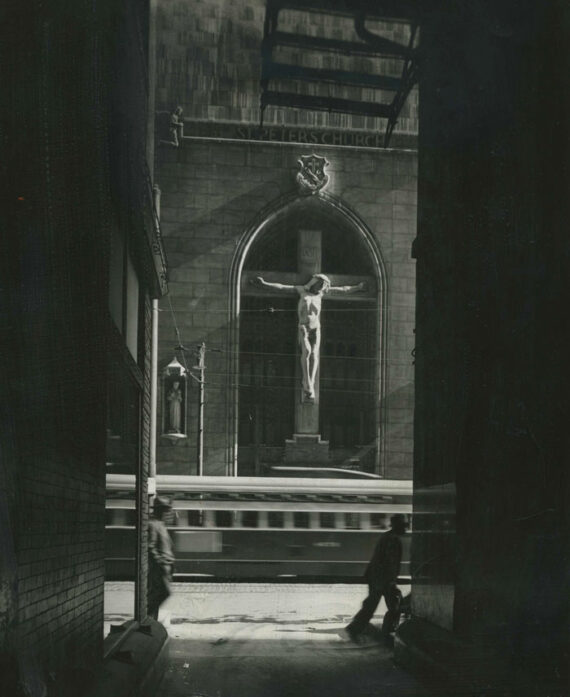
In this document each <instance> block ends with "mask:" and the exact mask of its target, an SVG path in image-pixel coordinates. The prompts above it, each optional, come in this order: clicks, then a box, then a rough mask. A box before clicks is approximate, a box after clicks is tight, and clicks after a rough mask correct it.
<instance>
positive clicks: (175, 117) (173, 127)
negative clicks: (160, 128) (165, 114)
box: [168, 106, 184, 147]
mask: <svg viewBox="0 0 570 697" xmlns="http://www.w3.org/2000/svg"><path fill="white" fill-rule="evenodd" d="M183 128H184V122H183V121H182V107H181V106H177V107H176V109H175V110H174V111H173V112H172V113H171V114H170V124H169V127H168V131H169V133H170V142H171V143H172V145H174V146H175V147H178V146H179V145H180V139H181V138H182V136H183V132H182V131H183Z"/></svg>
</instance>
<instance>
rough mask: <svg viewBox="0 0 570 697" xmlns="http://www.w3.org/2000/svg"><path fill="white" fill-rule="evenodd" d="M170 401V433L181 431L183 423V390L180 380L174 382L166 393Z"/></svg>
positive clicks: (167, 399)
mask: <svg viewBox="0 0 570 697" xmlns="http://www.w3.org/2000/svg"><path fill="white" fill-rule="evenodd" d="M166 401H167V402H168V433H180V428H181V424H182V390H181V389H180V383H179V382H178V381H176V382H173V383H172V387H171V388H170V390H169V391H168V394H167V395H166Z"/></svg>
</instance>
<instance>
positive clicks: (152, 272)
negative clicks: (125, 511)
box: [0, 0, 165, 695]
mask: <svg viewBox="0 0 570 697" xmlns="http://www.w3.org/2000/svg"><path fill="white" fill-rule="evenodd" d="M148 12H149V10H148V7H147V6H145V4H144V3H136V2H131V1H130V0H125V2H116V3H106V2H104V3H95V4H94V3H89V2H82V1H81V0H80V1H79V2H74V3H65V2H55V3H41V2H26V1H24V2H9V3H6V4H5V5H4V6H3V7H2V11H1V14H2V26H3V32H2V33H3V40H2V48H1V49H0V52H1V55H0V71H1V79H2V84H3V94H4V98H3V110H2V124H1V129H0V131H1V136H0V137H1V139H2V153H3V155H2V164H1V167H2V171H3V175H4V176H3V184H2V200H3V205H2V214H3V222H4V224H3V226H2V227H3V230H4V233H5V237H4V238H3V239H4V252H3V255H2V256H3V261H2V268H3V273H2V297H3V299H2V340H1V341H2V343H1V346H2V351H1V355H2V368H1V370H2V379H1V384H2V387H1V396H0V411H1V416H0V424H1V425H0V428H1V429H2V438H1V448H2V457H1V465H0V476H1V481H0V497H1V499H0V502H1V506H0V512H1V516H2V520H1V538H0V540H1V548H2V549H1V555H0V558H1V561H0V564H1V573H0V584H1V591H0V602H1V605H2V609H1V612H0V648H1V652H2V654H1V655H2V666H1V669H0V672H1V674H2V685H3V690H4V689H6V690H7V692H6V694H8V693H9V694H18V691H21V692H23V693H25V694H34V695H40V694H44V693H45V690H46V689H47V690H48V691H49V692H50V694H51V693H52V692H54V691H56V690H58V689H60V688H61V686H62V685H70V686H71V688H70V689H71V693H74V694H78V693H79V691H80V690H84V689H85V688H86V687H87V686H88V685H89V684H90V681H91V678H92V677H93V676H96V675H97V671H98V670H99V669H100V668H101V665H102V661H103V655H104V648H103V589H104V586H103V582H104V532H105V472H106V467H107V465H109V464H110V463H116V462H119V463H121V465H122V466H123V467H127V468H128V471H130V472H132V473H133V474H135V475H136V477H137V481H138V482H139V508H138V510H139V529H140V534H139V538H138V543H137V544H138V547H139V552H140V553H139V554H138V559H139V563H138V573H137V577H138V585H137V599H136V605H137V607H136V608H135V613H134V614H135V619H136V620H138V621H142V620H144V617H145V614H146V611H145V608H146V585H145V584H146V580H145V579H146V573H145V571H146V556H145V554H146V551H145V550H146V539H145V534H146V533H145V528H144V526H143V525H142V524H141V521H142V520H144V518H145V516H146V500H147V497H146V474H147V471H148V455H149V449H148V438H149V411H150V401H149V400H150V390H149V386H150V382H149V381H150V331H151V309H150V307H151V299H152V298H157V297H159V296H160V295H161V294H162V293H163V292H164V290H165V262H164V256H163V252H162V247H161V242H160V236H159V229H158V225H157V220H156V214H155V211H154V205H153V198H152V184H151V179H150V171H149V168H148V166H147V164H146V161H147V158H146V152H147V147H148V143H147V134H148V132H149V131H148V123H147V119H148V116H149V104H148V94H149V71H148V66H147V58H148V50H149V48H148V21H149V19H148ZM150 113H152V109H151V112H150ZM150 134H151V136H152V128H151V129H150ZM150 143H151V144H152V138H151V140H150ZM74 684H75V688H73V685H74ZM74 690H75V691H74Z"/></svg>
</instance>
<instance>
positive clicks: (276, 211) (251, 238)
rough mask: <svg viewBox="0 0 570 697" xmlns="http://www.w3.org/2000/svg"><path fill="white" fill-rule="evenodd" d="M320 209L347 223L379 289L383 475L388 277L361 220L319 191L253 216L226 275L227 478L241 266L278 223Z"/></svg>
mask: <svg viewBox="0 0 570 697" xmlns="http://www.w3.org/2000/svg"><path fill="white" fill-rule="evenodd" d="M318 208H321V209H322V211H323V213H328V214H329V217H330V216H332V217H335V216H339V217H340V218H341V219H342V220H343V221H344V222H345V224H348V226H349V227H350V228H351V229H352V230H353V231H354V232H355V233H356V234H358V235H359V237H360V239H361V240H362V242H363V243H364V246H365V248H366V251H367V252H368V254H369V257H370V260H371V262H372V267H373V269H374V273H375V276H376V283H377V289H378V296H379V297H378V302H377V318H376V346H377V348H378V352H379V354H380V355H379V357H378V361H377V364H376V365H377V368H376V371H375V372H376V374H375V378H374V382H375V399H374V404H375V411H376V415H375V422H376V424H377V428H376V439H377V456H376V469H377V472H378V473H379V474H383V472H384V460H385V447H384V438H383V433H384V430H385V429H384V420H385V414H383V413H382V409H381V406H382V403H383V401H384V396H385V392H386V346H387V341H386V330H387V322H386V308H387V306H388V296H387V294H388V288H387V274H386V268H385V264H384V260H383V257H382V253H381V249H380V245H379V243H378V240H377V239H376V237H375V236H374V234H373V233H372V231H371V230H370V228H369V227H368V226H367V225H366V223H365V222H364V221H363V220H362V218H361V217H360V216H359V215H358V214H357V213H356V211H354V210H353V209H352V208H351V207H350V206H349V205H348V204H347V203H346V202H345V201H343V199H342V198H340V197H339V196H335V195H333V194H330V193H326V192H321V193H320V194H318V195H315V196H306V195H305V196H302V195H299V194H297V193H296V192H295V193H289V194H285V195H283V196H281V197H279V198H277V199H275V200H274V201H272V202H271V203H270V204H269V205H268V206H266V207H265V208H264V209H263V210H261V211H260V212H259V214H258V215H257V216H256V218H255V219H254V220H253V221H252V222H251V224H250V225H249V226H248V227H247V229H246V230H245V231H244V233H243V234H242V236H241V237H240V239H239V241H238V243H237V245H236V249H235V252H234V256H233V259H232V264H231V267H230V276H229V290H230V293H229V306H228V314H229V321H228V344H227V345H228V349H229V350H228V354H227V355H228V365H227V373H226V374H227V376H228V383H227V390H228V400H227V405H228V414H227V423H228V428H229V452H228V463H227V471H228V474H230V475H237V473H238V472H237V458H238V409H239V403H238V402H239V399H238V397H239V387H238V382H239V379H238V376H239V338H240V310H241V285H242V274H243V270H244V265H245V262H246V259H247V257H248V254H249V252H250V250H251V249H252V247H253V245H254V244H255V242H256V240H258V239H260V237H261V236H262V235H263V234H264V233H265V232H266V231H268V230H269V229H271V228H272V227H273V225H275V224H277V223H278V222H279V221H280V220H281V219H283V218H285V217H287V216H290V215H292V214H293V213H295V212H299V211H303V210H304V209H307V210H309V209H310V210H311V211H313V212H314V211H315V210H318Z"/></svg>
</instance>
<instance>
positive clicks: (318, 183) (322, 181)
mask: <svg viewBox="0 0 570 697" xmlns="http://www.w3.org/2000/svg"><path fill="white" fill-rule="evenodd" d="M297 162H298V163H299V166H300V168H301V170H300V171H299V172H297V176H296V180H297V184H298V185H299V190H300V191H301V193H302V194H317V193H319V192H320V191H322V190H323V189H324V188H325V187H326V185H327V184H328V183H329V175H328V174H327V173H326V172H325V167H327V166H328V165H329V164H330V162H329V161H328V160H327V159H326V157H321V156H320V155H315V154H314V153H313V154H311V155H301V157H300V158H299V159H298V160H297Z"/></svg>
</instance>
